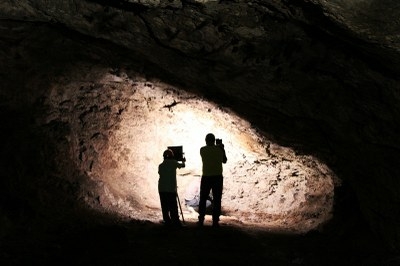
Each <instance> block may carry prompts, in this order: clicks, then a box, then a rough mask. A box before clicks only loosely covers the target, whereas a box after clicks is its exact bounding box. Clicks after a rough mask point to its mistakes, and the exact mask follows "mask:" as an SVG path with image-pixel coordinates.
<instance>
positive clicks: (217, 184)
mask: <svg viewBox="0 0 400 266" xmlns="http://www.w3.org/2000/svg"><path fill="white" fill-rule="evenodd" d="M222 187H223V177H222V175H218V176H202V178H201V183H200V202H199V221H204V216H205V215H206V203H207V198H208V195H209V194H210V191H212V195H213V210H212V219H213V222H218V221H219V216H220V215H221V199H222Z"/></svg>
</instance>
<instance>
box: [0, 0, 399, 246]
mask: <svg viewBox="0 0 400 266" xmlns="http://www.w3.org/2000/svg"><path fill="white" fill-rule="evenodd" d="M399 7H400V3H399V2H398V1H395V0H385V1H373V0H366V1H355V0H354V1H350V0H348V1H344V0H335V1H323V0H310V1H306V0H304V1H291V0H286V1H283V0H282V1H273V0H270V1H268V0H264V1H239V0H238V1H188V0H187V1H140V3H139V1H128V0H127V1H122V0H120V1H107V0H91V1H89V0H88V1H72V0H71V1H45V0H42V1H40V0H38V1H29V0H25V1H24V0H20V1H11V0H9V1H5V2H2V3H1V4H0V17H1V31H2V35H1V39H0V40H1V41H2V43H1V47H2V48H4V49H3V51H2V58H3V59H4V60H3V62H2V65H1V69H0V70H1V71H0V78H1V82H2V89H1V108H2V109H3V110H4V111H3V114H2V117H3V119H4V121H6V124H7V125H8V126H10V127H12V128H14V129H15V132H17V133H18V134H20V135H24V134H25V132H20V131H21V128H23V126H22V125H24V124H29V123H31V122H32V121H31V118H30V117H29V116H26V115H25V116H19V118H20V119H19V120H13V119H11V118H10V117H15V112H17V113H18V112H23V110H24V108H25V109H26V110H33V109H34V110H35V112H38V111H40V109H37V105H38V104H39V105H40V96H41V95H43V94H44V93H45V91H46V89H47V85H46V83H47V82H48V81H49V80H48V79H49V77H50V76H51V74H54V75H56V74H57V71H64V70H65V69H67V68H68V67H73V65H74V61H75V60H76V61H79V60H80V59H81V56H83V54H84V55H85V56H87V55H89V57H90V56H91V58H89V60H92V61H93V62H94V63H96V64H101V63H104V62H102V61H103V60H110V61H109V62H107V63H108V64H116V65H117V64H121V62H123V63H124V64H125V63H126V64H131V67H133V68H136V69H141V71H142V72H143V73H145V74H147V75H151V76H153V77H157V78H160V79H164V80H168V82H170V83H173V84H177V85H179V86H182V87H187V88H190V89H188V90H191V91H192V92H195V93H199V94H201V95H203V96H205V97H207V98H210V99H213V100H215V101H216V102H218V103H219V104H221V105H224V106H227V107H230V108H232V109H233V110H235V111H236V112H238V113H239V114H240V115H241V116H243V117H244V118H246V119H248V120H249V121H250V122H251V123H253V124H254V125H255V126H256V127H257V128H259V130H260V131H261V132H263V134H265V135H266V136H268V137H270V138H272V139H274V140H275V141H277V142H278V143H280V144H282V145H285V146H289V147H292V148H295V149H296V151H297V152H298V153H303V154H313V155H316V156H317V157H319V158H320V159H321V160H323V161H325V162H326V163H327V164H328V165H329V166H330V167H331V168H332V169H333V170H334V171H335V172H336V174H337V175H338V176H339V177H340V178H341V179H342V180H343V181H344V182H345V184H348V189H349V190H351V193H352V200H354V201H356V202H357V205H359V208H360V210H361V213H362V216H363V219H365V220H366V221H367V224H368V225H369V226H370V227H371V228H372V230H373V231H374V232H375V233H376V234H377V235H379V236H380V238H381V239H382V240H383V241H384V242H385V243H386V244H387V245H388V246H389V247H392V248H393V249H396V248H398V247H399V239H400V228H399V226H398V225H399V224H400V223H399V222H400V221H399V219H400V213H399V210H398V206H399V202H400V198H399V193H398V190H399V189H400V184H399V181H398V180H399V179H398V177H399V170H398V165H399V160H400V159H399V156H398V155H399V147H400V143H399V138H398V136H399V127H400V125H399V118H400V112H399V111H400V110H399V97H400V96H399V95H400V94H399V89H400V87H399V78H398V77H399V72H400V68H399V61H400V54H399V52H400V43H399V38H400V35H399V20H398V17H399V12H400V11H399V10H400V9H399ZM23 22H25V23H26V24H24V26H21V27H20V28H18V26H15V25H18V23H23ZM21 25H22V24H21ZM47 27H50V28H52V29H58V30H59V31H63V32H68V30H72V31H75V33H70V34H72V35H73V36H81V38H80V37H79V38H77V37H73V38H77V39H80V41H79V45H78V46H77V47H76V49H77V50H75V51H73V50H70V49H66V51H73V52H68V53H66V54H64V55H60V54H57V55H56V54H54V56H55V58H59V59H60V62H61V61H63V62H61V63H60V65H58V66H57V65H51V66H50V65H49V66H47V67H48V69H44V68H43V66H45V65H46V64H45V63H46V61H45V60H46V58H50V55H51V54H52V53H57V52H58V50H56V49H54V51H52V50H51V49H50V50H46V49H45V48H46V47H40V46H35V45H36V44H37V45H42V42H41V40H40V38H43V39H45V40H51V39H52V36H49V35H51V34H54V35H57V33H54V32H56V31H53V30H52V31H50V30H47V29H46V28H47ZM21 32H24V34H21ZM28 32H30V33H31V34H30V35H29V34H27V35H26V33H28ZM19 34H21V36H24V37H20V35H19ZM41 34H42V35H43V36H42V37H40V36H41ZM79 34H81V35H79ZM25 36H28V37H27V38H25ZM29 36H30V37H29ZM54 40H58V41H59V42H60V43H55V44H54V43H53V44H51V45H49V47H57V46H60V47H67V46H68V45H69V43H68V42H69V40H68V39H67V38H64V39H63V38H59V37H58V36H54ZM95 40H97V41H98V43H101V45H98V46H96V45H92V44H93V43H94V41H95ZM64 41H65V42H64ZM23 42H27V43H30V48H29V49H31V51H34V53H32V52H31V51H26V50H18V49H17V48H16V49H14V47H18V46H19V45H21V43H23ZM111 43H113V44H114V45H118V46H119V47H120V50H119V51H120V54H119V55H118V56H119V57H114V59H110V57H107V53H108V52H107V47H111V46H112V44H111ZM89 44H90V46H89ZM86 45H87V46H86ZM42 48H43V49H42ZM112 49H114V48H112ZM110 50H111V48H110ZM21 53H22V54H21ZM24 53H25V54H24ZM26 55H29V56H30V57H29V58H26ZM98 55H103V58H99V57H98ZM24 60H25V61H24ZM113 60H114V61H113ZM130 61H132V63H128V62H130ZM65 62H69V63H68V64H66V63H65ZM133 62H135V63H133ZM35 63H37V65H35ZM52 64H54V61H52ZM27 65H28V67H27ZM9 66H12V67H11V68H13V69H14V68H15V69H18V71H16V72H9ZM15 66H16V67H15ZM49 73H51V74H49ZM21 76H22V77H21ZM10 88H12V90H11V89H10ZM30 88H35V91H32V90H30ZM40 90H43V91H40ZM35 106H36V107H35ZM35 108H36V109H35ZM26 110H25V111H26ZM11 113H12V114H13V115H11ZM7 117H8V118H7ZM19 125H20V126H19ZM58 130H59V129H58ZM2 134H3V135H4V136H3V139H7V140H9V141H8V143H13V141H15V140H18V139H19V138H18V134H17V135H15V136H7V132H3V133H2ZM54 134H57V132H55V133H54ZM54 137H55V138H57V136H54ZM33 138H35V136H33ZM36 140H38V139H36ZM42 141H43V140H42ZM54 141H56V140H54ZM39 143H40V142H39ZM42 144H43V143H42ZM42 144H41V145H42ZM4 145H5V146H4V147H5V149H4V151H7V152H3V153H4V154H3V155H2V156H3V158H7V159H8V160H9V161H11V163H9V165H10V166H15V165H17V166H18V165H19V164H22V161H21V162H17V163H16V162H15V161H18V160H22V159H16V158H13V157H11V158H10V157H9V156H7V155H8V151H10V150H12V149H13V147H12V146H13V145H11V144H9V145H6V144H4ZM38 145H39V144H38ZM43 145H44V144H43ZM44 146H46V145H44ZM17 147H20V149H21V150H20V151H18V152H20V153H24V152H26V151H29V152H31V151H32V150H36V149H37V145H33V144H31V143H30V142H29V141H28V140H26V143H23V145H17ZM21 147H23V148H21ZM12 154H14V152H13V153H12ZM35 154H37V151H35ZM39 154H40V152H39ZM26 159H27V161H28V162H29V163H31V164H35V163H36V162H35V161H34V160H32V159H31V158H26ZM48 166H49V167H54V165H52V164H51V162H49V165H48ZM42 167H46V165H44V166H43V165H42ZM5 169H6V168H5ZM38 171H39V170H38ZM5 172H7V173H13V171H12V170H10V169H7V171H5ZM43 186H44V187H46V186H49V187H51V184H43ZM71 189H72V188H71ZM337 194H338V195H339V193H337ZM6 195H7V197H8V196H9V197H15V195H13V193H12V189H10V191H9V192H7V194H6ZM353 196H354V198H353ZM2 197H3V199H2V201H3V202H5V201H7V199H6V198H7V197H6V196H4V195H3V196H2ZM338 202H340V201H338ZM21 204H22V203H21ZM344 204H349V202H346V201H345V203H344ZM352 206H353V205H352Z"/></svg>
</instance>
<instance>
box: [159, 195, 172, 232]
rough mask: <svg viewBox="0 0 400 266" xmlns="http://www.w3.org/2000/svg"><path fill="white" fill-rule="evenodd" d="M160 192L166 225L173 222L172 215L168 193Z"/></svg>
mask: <svg viewBox="0 0 400 266" xmlns="http://www.w3.org/2000/svg"><path fill="white" fill-rule="evenodd" d="M159 194H160V203H161V212H162V216H163V220H164V223H165V224H166V225H169V224H171V223H172V221H171V217H170V216H169V200H168V193H166V192H159Z"/></svg>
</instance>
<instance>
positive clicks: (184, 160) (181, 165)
mask: <svg viewBox="0 0 400 266" xmlns="http://www.w3.org/2000/svg"><path fill="white" fill-rule="evenodd" d="M185 162H186V158H183V159H182V163H180V162H177V163H178V168H182V167H185V166H186V165H185Z"/></svg>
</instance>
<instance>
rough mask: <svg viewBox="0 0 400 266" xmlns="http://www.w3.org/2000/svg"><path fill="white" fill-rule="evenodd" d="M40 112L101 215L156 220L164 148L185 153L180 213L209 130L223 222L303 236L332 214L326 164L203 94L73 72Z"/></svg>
mask: <svg viewBox="0 0 400 266" xmlns="http://www.w3.org/2000/svg"><path fill="white" fill-rule="evenodd" d="M59 82H60V83H61V84H60V83H59ZM44 105H45V106H47V108H48V110H47V112H48V114H46V115H44V117H43V119H44V120H45V122H44V123H45V124H49V123H52V122H53V123H55V122H56V121H57V122H60V121H63V122H64V123H65V124H66V126H67V127H69V128H70V132H69V134H68V135H66V136H64V137H65V138H66V139H68V146H69V147H68V151H69V152H66V151H60V152H62V153H64V155H65V156H66V157H65V159H64V160H71V161H73V162H74V164H75V166H76V167H77V168H78V169H80V170H81V171H82V172H83V173H85V175H87V178H88V179H90V180H92V181H93V182H94V183H95V184H97V185H98V186H99V187H100V189H96V190H93V185H91V186H86V187H85V186H83V191H84V193H85V191H86V193H87V194H88V195H86V196H85V197H84V198H83V200H84V201H85V203H87V204H88V205H89V206H91V207H94V208H96V209H98V210H102V211H109V212H113V213H119V214H121V215H123V216H126V217H130V218H134V219H138V220H150V221H153V222H158V221H159V220H160V219H161V212H160V204H159V198H158V191H157V182H158V173H157V170H158V164H159V163H161V161H162V152H163V151H164V150H165V149H166V148H167V147H168V146H183V151H184V153H185V157H186V159H187V162H186V164H187V166H186V167H185V168H184V169H181V170H178V192H179V195H180V199H181V200H182V201H181V203H182V205H184V200H183V199H184V197H185V193H186V188H187V187H188V186H189V184H190V183H191V182H192V181H193V180H195V179H198V177H199V176H201V167H202V166H201V160H200V155H199V149H200V147H201V146H203V145H204V144H205V142H204V138H205V135H206V134H207V133H209V132H213V133H214V134H215V135H216V136H217V137H218V138H222V139H223V141H224V144H225V147H226V151H227V156H228V163H227V164H226V165H224V175H225V181H224V185H225V189H224V194H223V214H224V216H226V217H230V219H234V220H238V221H240V222H242V223H247V224H255V225H258V226H261V227H267V228H270V229H276V230H284V231H295V232H307V231H308V230H311V229H314V228H316V227H318V226H319V225H320V224H321V223H324V222H326V221H327V220H328V219H329V218H330V217H331V215H332V205H333V189H334V181H338V180H337V178H336V177H335V175H334V173H333V172H332V171H331V170H330V169H329V168H328V167H327V166H326V165H325V164H323V163H322V162H320V161H318V159H317V158H314V157H312V156H305V155H303V156H302V155H296V153H295V152H294V151H293V150H291V149H290V148H285V147H282V146H280V145H278V144H276V143H274V142H271V141H269V140H268V139H266V138H265V137H263V136H262V135H261V133H260V132H257V130H256V129H255V128H254V127H253V126H252V125H251V124H250V123H249V122H247V121H245V120H243V119H241V118H240V117H238V116H237V114H235V113H234V112H233V111H231V110H229V109H228V108H224V107H222V106H220V105H218V104H215V103H212V102H210V101H208V100H206V99H204V98H203V97H201V96H200V95H194V94H191V93H187V92H185V91H184V90H182V89H178V88H175V87H173V86H171V85H169V84H166V83H163V82H160V81H157V80H154V81H151V80H146V79H144V78H143V77H141V76H140V75H137V74H136V75H135V74H134V73H130V74H127V73H126V72H125V71H124V69H118V70H113V69H110V68H101V67H95V66H89V65H86V66H85V65H82V64H76V65H75V66H74V68H73V69H71V70H70V71H69V72H68V81H66V82H65V81H64V83H63V82H62V79H61V80H55V82H54V83H53V84H52V85H51V87H50V88H49V95H46V97H45V100H44ZM67 178H68V177H67ZM184 210H185V211H187V209H186V208H185V207H184ZM191 218H193V219H194V220H197V216H196V215H195V216H193V215H192V217H191ZM186 219H187V220H188V219H190V215H189V216H187V217H186Z"/></svg>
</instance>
